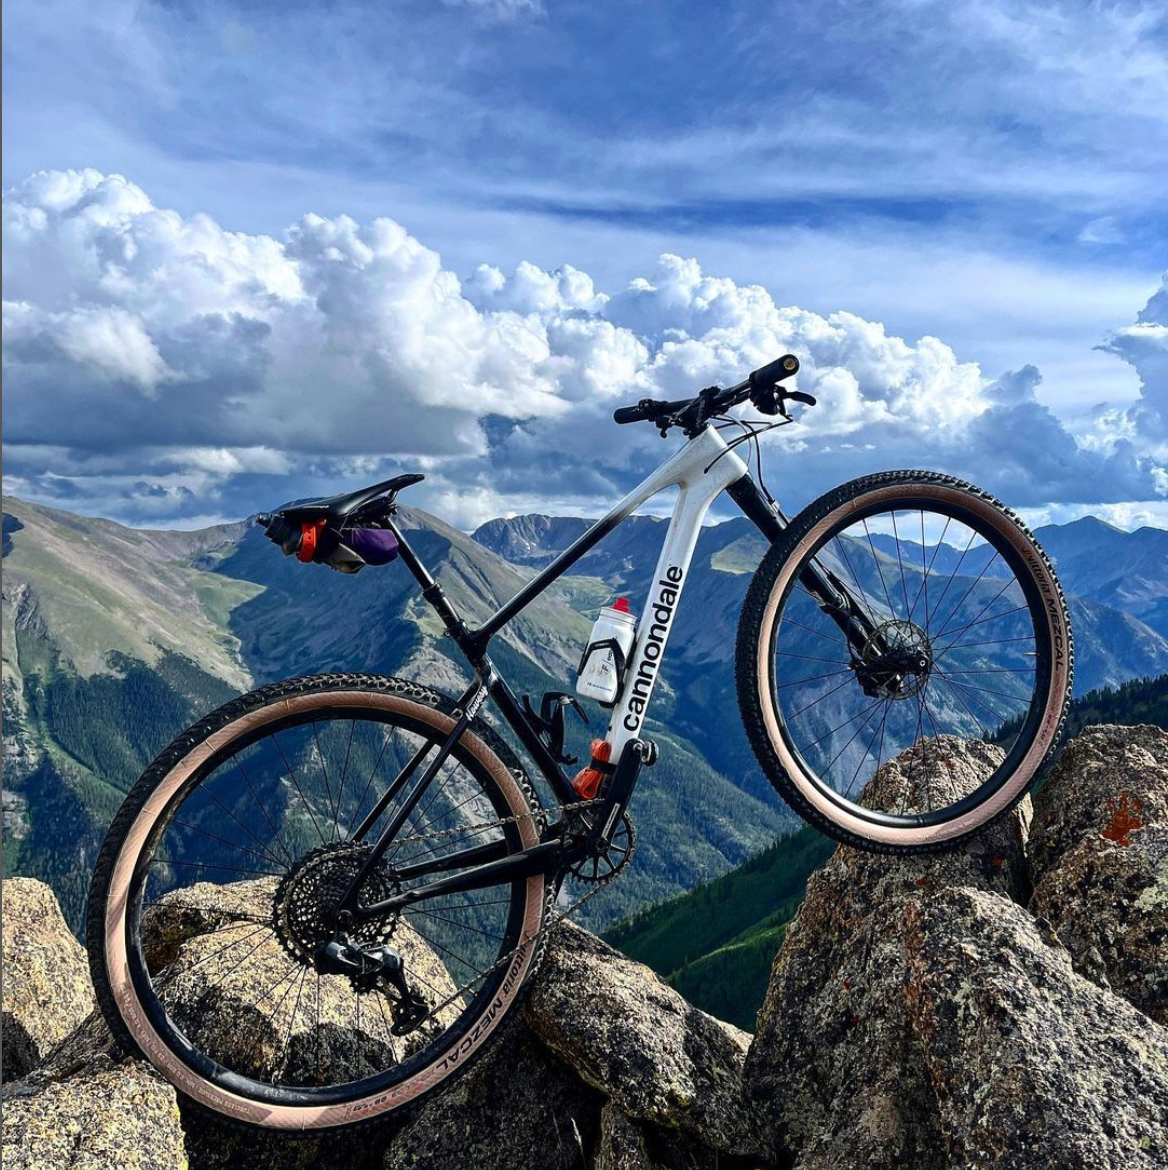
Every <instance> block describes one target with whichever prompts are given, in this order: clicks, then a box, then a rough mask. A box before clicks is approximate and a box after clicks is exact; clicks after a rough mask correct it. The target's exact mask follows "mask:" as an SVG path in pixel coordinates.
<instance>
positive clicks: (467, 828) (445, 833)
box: [400, 800, 637, 1019]
mask: <svg viewBox="0 0 1168 1170" xmlns="http://www.w3.org/2000/svg"><path fill="white" fill-rule="evenodd" d="M599 803H600V802H598V801H596V800H578V801H575V802H574V803H572V804H562V805H560V806H559V810H560V811H561V812H563V813H572V812H576V811H577V810H579V809H583V808H590V807H595V806H596V805H597V804H599ZM542 812H543V810H542V809H539V810H533V811H531V812H526V813H516V814H515V815H514V816H510V817H503V818H501V819H499V820H497V821H484V822H482V823H481V824H478V825H461V826H459V827H457V828H454V829H442V830H439V831H438V832H435V833H426V834H422V835H420V836H415V837H410V838H409V839H408V840H407V841H402V842H401V843H400V844H401V845H407V844H413V843H414V842H417V841H430V840H434V839H436V838H439V837H449V836H452V835H454V834H456V833H462V834H465V833H471V834H474V833H479V832H482V831H483V830H484V829H494V828H499V827H502V826H505V825H514V824H518V823H519V822H520V821H525V820H535V819H536V818H537V817H538V816H540V814H541V813H542ZM624 815H625V816H628V813H625V814H624ZM629 824H630V825H632V817H629ZM636 840H637V838H636V833H635V831H634V832H633V833H631V834H630V845H629V852H628V855H627V857H626V858H625V863H624V864H622V865H620V866H619V867H618V868H616V869H614V870H613V872H612V873H610V874H609V875H608V876H607V877H604V878H601V879H600V881H598V882H595V883H594V884H593V885H592V888H591V889H590V890H589V891H588V893H586V894H585V895H584V896H583V897H582V898H578V899H577V900H576V901H575V902H573V903H571V904H570V905H569V906H565V907H564V909H562V910H558V911H557V910H555V909H553V910H552V911H551V912H549V914H548V917H547V919H546V920H545V922H544V924H543V925H542V926H541V927H540V928H539V930H537V931H535V933H534V934H530V935H527V936H526V937H525V938H524V939H523V941H522V942H521V943H520V944H519V946H525V945H528V944H534V943H536V942H538V940H539V939H540V938H541V937H543V935H545V934H547V932H548V931H550V930H551V929H553V927H556V926H559V924H560V923H561V922H563V921H564V919H565V918H568V917H569V916H570V915H572V914H575V913H576V911H577V910H579V909H580V907H581V906H583V905H585V903H587V902H590V901H591V900H592V899H593V898H595V897H596V895H597V894H599V893H600V892H601V891H602V890H605V889H607V888H608V886H610V885H611V884H612V883H613V882H614V881H616V879H617V878H618V877H620V875H621V874H622V873H623V872H624V870H625V868H626V865H627V863H628V862H629V861H631V860H632V856H633V852H634V850H635V849H636ZM519 946H516V947H512V948H511V950H509V951H507V952H506V953H505V954H502V955H500V956H499V957H498V958H497V959H496V960H495V961H494V963H492V964H491V965H490V966H489V967H488V968H487V969H486V970H485V971H480V972H479V973H478V974H477V975H476V976H475V977H474V978H473V979H471V980H469V981H468V982H466V983H464V984H463V985H462V986H461V987H459V988H456V989H455V991H454V992H453V994H451V995H448V996H447V997H446V998H445V999H444V1000H443V1001H442V1002H441V1003H440V1004H438V1005H437V1006H435V1007H432V1008H431V1009H430V1010H429V1011H428V1012H427V1014H426V1019H433V1018H434V1017H435V1016H436V1015H437V1014H438V1013H439V1012H440V1011H442V1010H443V1009H444V1008H446V1007H448V1006H449V1005H450V1004H452V1003H453V1002H454V1001H455V1000H456V999H458V998H460V997H461V996H462V994H463V992H465V991H467V990H469V989H470V988H471V987H473V986H474V985H475V984H476V983H478V982H479V981H480V980H481V979H486V978H487V977H488V976H490V975H492V974H493V973H494V972H495V971H497V970H498V969H499V968H500V967H502V966H504V965H505V964H506V963H508V962H509V961H510V960H511V957H512V955H514V954H515V952H516V951H518V950H519Z"/></svg>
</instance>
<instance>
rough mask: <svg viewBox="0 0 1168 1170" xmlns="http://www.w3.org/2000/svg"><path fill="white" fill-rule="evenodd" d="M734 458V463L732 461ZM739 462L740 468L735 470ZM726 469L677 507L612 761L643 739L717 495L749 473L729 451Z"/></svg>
mask: <svg viewBox="0 0 1168 1170" xmlns="http://www.w3.org/2000/svg"><path fill="white" fill-rule="evenodd" d="M731 460H733V463H732V462H731ZM734 463H737V464H738V467H737V468H736V467H734ZM722 464H726V465H727V466H726V467H725V468H724V469H722V474H721V475H719V476H718V477H717V479H713V480H711V479H710V478H706V479H705V480H704V481H703V482H699V483H693V484H689V483H682V484H681V485H680V494H679V496H678V500H677V507H676V509H675V510H674V513H673V519H672V521H671V522H670V525H669V532H668V534H667V536H666V537H665V544H664V545H663V546H662V549H661V556H660V558H659V559H658V561H657V571H656V573H655V574H654V575H653V580H652V582H651V584H650V585H649V596H648V599H647V601H646V602H645V610H644V613H642V614H641V620H640V622H638V624H637V642H636V645H635V646H634V648H633V657H632V661H631V662H630V664H629V667H628V671H627V673H626V675H625V680H624V686H623V688H622V690H621V696H620V699H619V700H618V702H617V705H616V707H615V708H614V710H613V713H612V719H611V720H610V722H609V725H608V742H609V743H611V744H612V759H613V760H619V759H620V755H621V752H622V751H623V750H624V746H625V744H626V743H628V741H629V740H630V739H635V738H638V737H639V736H640V733H641V729H642V726H643V725H644V722H645V718H646V716H647V714H648V710H649V700H650V698H651V697H652V695H653V688H654V686H655V685H656V683H657V675H658V673H659V671H660V669H661V664H662V662H663V661H664V658H665V647H666V644H667V642H668V641H669V633H670V630H672V628H673V623H674V621H675V620H676V618H677V610H678V607H679V605H680V604H681V596H682V591H683V590H684V588H685V584H686V581H687V579H688V577H689V568H690V562H691V561H692V560H693V553H694V548H695V547H696V545H697V542H698V535H699V533H700V532H701V528H702V521H703V520H704V519H705V518H706V513H707V512H708V511H709V510H710V505H711V504H712V503H713V502H714V499H715V497H716V496H717V495H718V493H719V492H721V491H722V489H723V488H724V487H726V486H727V483H726V479H725V477H726V476H727V475H729V476H731V477H732V478H731V479H730V482H731V483H732V482H733V481H734V480H735V479H739V478H741V476H743V475H745V474H746V467H745V465H744V464H743V463H742V462H741V460H739V459H738V457H737V456H736V455H735V454H734V453H733V452H730V453H729V454H728V455H727V456H726V457H725V458H724V459H722V460H720V461H719V464H718V467H717V468H715V469H714V470H715V471H716V470H718V469H719V468H721V465H722Z"/></svg>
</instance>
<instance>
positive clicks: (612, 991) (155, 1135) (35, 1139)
mask: <svg viewBox="0 0 1168 1170" xmlns="http://www.w3.org/2000/svg"><path fill="white" fill-rule="evenodd" d="M945 746H946V750H945V751H944V752H943V753H939V756H943V757H944V760H943V762H942V763H941V764H940V766H938V767H937V768H936V769H935V770H933V771H931V772H930V773H929V774H928V775H927V776H922V775H921V770H920V769H919V768H914V767H912V761H911V760H907V759H904V758H902V759H900V760H897V761H893V762H892V763H891V764H889V765H887V766H886V768H885V769H882V771H881V773H880V774H879V775H878V777H877V778H875V779H874V780H873V782H872V783H873V784H880V785H883V786H886V787H888V788H890V789H892V790H894V791H899V792H900V793H901V795H903V797H904V798H905V801H906V803H908V802H911V801H914V800H915V801H923V800H924V799H926V798H927V796H928V790H929V786H930V785H937V784H944V785H946V786H951V785H952V784H954V783H956V784H958V785H959V786H961V785H964V786H966V787H968V786H971V785H972V784H973V783H975V782H976V780H977V777H978V776H979V775H980V774H982V773H983V772H984V770H985V769H986V768H987V767H990V766H992V764H993V762H994V753H995V751H996V749H994V748H993V747H990V746H987V745H981V746H973V747H969V748H964V747H960V746H959V745H958V744H956V743H954V744H950V745H945ZM873 795H875V794H873ZM887 795H888V793H884V794H882V799H884V798H886V797H887ZM255 886H256V883H250V884H247V885H246V888H245V886H239V887H234V888H233V889H232V890H230V891H229V892H224V891H223V890H222V889H220V888H216V887H205V888H201V887H192V888H190V889H188V890H184V891H181V892H180V893H177V894H175V895H173V896H172V897H171V898H170V899H169V900H168V901H167V903H166V905H165V906H163V907H161V908H160V910H159V911H158V912H157V914H158V917H157V919H156V920H155V921H154V922H153V924H152V929H151V932H150V939H151V940H152V941H150V942H149V943H148V945H149V946H150V947H151V953H152V954H153V955H154V959H153V961H154V963H155V964H156V965H158V966H160V967H162V968H165V969H167V970H173V971H175V972H177V975H176V978H175V981H174V983H173V984H172V987H173V988H174V991H173V994H174V995H176V996H178V997H180V998H181V997H182V996H184V995H187V994H190V995H195V994H197V993H198V987H199V986H200V983H199V979H198V978H194V977H193V972H194V971H195V964H196V963H197V962H198V956H199V954H200V953H201V948H205V945H206V939H207V937H208V932H210V931H212V930H214V931H216V932H219V934H220V935H221V933H222V931H223V930H224V929H225V928H226V929H230V925H231V924H230V919H231V916H232V915H233V914H239V915H244V914H254V912H255V906H254V905H253V904H252V903H253V902H254V901H255V900H256V899H257V898H258V899H260V900H261V901H262V895H263V891H262V890H258V889H256V888H254V887H255ZM1166 888H1168V734H1166V733H1165V732H1163V731H1160V730H1158V729H1155V728H1151V727H1135V728H1130V727H1111V726H1106V727H1096V728H1092V729H1090V730H1089V731H1087V732H1085V733H1084V734H1083V735H1081V736H1080V737H1079V738H1078V739H1077V740H1076V741H1075V742H1074V743H1072V744H1071V745H1070V746H1069V747H1068V748H1067V750H1066V751H1065V752H1064V754H1063V756H1062V759H1061V761H1060V763H1059V764H1058V766H1057V767H1056V768H1055V769H1054V770H1053V771H1052V773H1051V775H1050V777H1049V778H1048V780H1047V781H1046V784H1045V786H1044V787H1043V788H1042V789H1041V791H1040V793H1039V795H1038V797H1037V799H1036V801H1035V807H1034V809H1033V813H1031V809H1030V808H1029V804H1028V802H1024V804H1023V805H1022V806H1020V807H1019V808H1018V809H1017V810H1015V811H1014V812H1012V813H1010V814H1009V815H1008V816H1007V817H1006V818H1004V819H1003V820H1002V821H1001V822H999V824H998V825H997V826H996V827H995V828H993V829H992V830H990V831H989V832H987V833H986V834H984V835H982V836H981V837H979V838H977V839H976V840H975V841H974V842H973V843H972V844H971V845H970V846H968V847H966V848H964V849H962V850H959V851H957V852H954V853H945V854H940V855H935V856H924V857H909V858H891V857H883V856H880V855H875V854H868V853H860V852H857V851H855V850H852V849H847V848H844V847H841V848H839V849H837V850H836V851H835V853H834V854H833V855H832V857H831V858H830V859H829V860H828V862H827V863H826V864H825V865H824V866H823V868H822V869H821V870H820V871H819V872H818V873H817V874H816V876H815V877H814V878H813V880H812V882H811V884H810V886H809V887H808V891H807V896H806V900H805V902H804V904H803V907H802V909H801V910H800V912H799V914H798V916H797V918H796V921H795V922H794V924H793V925H792V927H791V929H790V931H789V933H788V935H787V938H786V940H785V942H784V944H783V946H782V948H781V949H780V951H779V953H778V955H777V957H776V959H775V964H774V968H773V971H772V975H771V982H770V988H769V990H768V993H767V997H766V1002H765V1004H764V1007H763V1010H762V1012H761V1013H760V1015H759V1019H758V1025H757V1029H756V1032H755V1034H754V1035H753V1036H750V1035H749V1034H747V1033H745V1032H742V1031H740V1030H738V1029H736V1028H733V1027H731V1026H730V1025H728V1024H723V1023H721V1022H719V1021H717V1020H715V1019H713V1018H712V1017H710V1016H708V1015H705V1014H703V1013H702V1012H699V1011H698V1010H697V1009H696V1008H694V1007H692V1006H691V1005H690V1004H688V1003H687V1002H686V1001H685V1000H684V999H683V998H682V997H681V996H680V995H679V994H678V993H677V992H676V991H674V990H673V989H671V988H669V987H667V986H666V985H665V984H664V983H663V982H662V981H661V980H660V979H658V977H657V976H656V975H654V974H653V973H652V972H650V971H649V970H648V969H647V968H645V967H643V966H641V965H640V964H638V963H635V962H633V961H632V960H630V959H628V958H626V957H624V956H623V955H621V954H619V953H618V952H616V951H614V950H613V949H612V948H611V947H609V946H607V945H606V944H605V943H602V942H601V941H600V940H598V939H596V938H595V937H593V936H592V935H590V934H588V933H587V932H586V931H583V930H581V929H580V928H579V927H575V926H572V925H562V926H560V927H559V928H558V929H557V931H556V933H555V935H554V936H553V939H552V942H551V945H550V947H549V950H548V954H547V956H546V958H545V961H544V964H543V966H542V968H541V970H540V972H539V973H538V975H537V976H536V978H535V980H534V983H533V986H532V988H531V992H530V995H529V997H528V999H527V1002H526V1004H525V1006H524V1007H523V1009H522V1010H521V1011H520V1013H519V1014H518V1016H517V1017H516V1018H514V1019H513V1020H511V1021H510V1022H509V1024H508V1025H507V1027H506V1028H505V1030H504V1031H503V1033H502V1034H501V1036H500V1038H499V1040H498V1041H497V1042H496V1044H495V1045H494V1046H493V1048H492V1049H491V1050H490V1051H489V1053H488V1054H487V1056H486V1057H485V1058H484V1059H483V1060H482V1061H481V1062H480V1063H479V1064H478V1065H476V1066H475V1067H474V1069H473V1070H472V1071H471V1072H470V1073H469V1074H468V1075H467V1076H466V1077H464V1078H463V1079H462V1080H460V1081H459V1082H457V1084H456V1085H455V1086H454V1087H453V1088H452V1089H451V1090H450V1091H448V1092H446V1093H444V1094H442V1095H440V1096H437V1097H434V1098H431V1099H429V1100H427V1101H426V1102H425V1103H424V1105H423V1106H422V1107H421V1108H420V1109H419V1110H418V1111H417V1112H416V1113H414V1114H413V1115H411V1116H410V1117H409V1118H408V1119H405V1120H403V1121H396V1122H393V1123H390V1124H389V1125H387V1126H386V1127H385V1128H383V1129H381V1130H376V1131H374V1132H372V1133H369V1132H366V1131H356V1132H354V1133H353V1134H352V1135H351V1137H349V1138H347V1139H346V1141H345V1142H343V1143H338V1142H337V1141H336V1140H335V1138H324V1139H315V1140H307V1141H304V1140H302V1141H298V1142H296V1143H293V1144H289V1143H287V1142H286V1141H285V1140H280V1139H277V1138H274V1137H271V1136H269V1135H264V1134H255V1133H250V1132H246V1133H245V1132H242V1131H240V1130H238V1129H233V1128H230V1127H228V1126H226V1125H221V1124H220V1123H218V1122H217V1121H215V1120H214V1119H212V1118H209V1117H207V1115H205V1114H201V1113H198V1112H195V1111H193V1110H191V1109H189V1108H188V1107H187V1105H186V1104H185V1102H183V1101H182V1100H177V1101H176V1098H175V1096H174V1094H173V1092H172V1090H170V1088H169V1087H168V1086H166V1085H164V1084H163V1083H162V1082H161V1081H159V1080H158V1078H157V1077H156V1076H155V1075H154V1074H153V1072H151V1071H150V1070H149V1068H148V1067H147V1066H145V1065H143V1064H141V1063H138V1062H135V1061H128V1060H126V1059H125V1058H124V1057H122V1056H121V1055H120V1054H119V1053H118V1052H117V1051H116V1050H115V1049H114V1048H113V1046H112V1043H111V1041H110V1039H109V1037H108V1035H107V1034H106V1033H105V1032H104V1026H103V1025H101V1023H100V1021H99V1019H98V1018H97V1017H91V1018H90V1019H89V1020H87V1021H86V1022H84V1023H83V1024H80V1026H78V1027H77V1028H76V1030H75V1031H74V1032H73V1033H72V1034H71V1035H69V1036H68V1037H66V1038H65V1039H64V1040H63V1042H61V1043H60V1044H59V1045H58V1046H57V1048H56V1049H55V1050H53V1051H51V1052H49V1053H47V1055H45V1054H44V1053H43V1052H41V1053H38V1054H37V1055H38V1057H39V1063H38V1064H37V1066H36V1067H35V1068H32V1069H30V1070H25V1069H21V1070H20V1071H21V1072H22V1073H23V1074H24V1079H22V1080H20V1081H16V1082H13V1083H11V1084H9V1085H7V1086H6V1087H5V1091H4V1092H5V1110H4V1111H5V1129H4V1151H3V1154H4V1163H5V1165H6V1166H7V1167H9V1168H10V1170H34V1168H35V1170H40V1168H42V1167H45V1168H47V1167H49V1166H52V1167H78V1168H80V1167H82V1166H84V1167H90V1166H97V1165H112V1164H114V1161H115V1160H116V1161H121V1160H124V1158H122V1157H118V1158H117V1159H113V1160H107V1161H101V1160H100V1159H101V1158H102V1157H107V1159H110V1158H112V1155H110V1154H109V1151H112V1150H115V1149H120V1150H121V1151H128V1150H134V1151H135V1152H140V1158H139V1162H138V1163H137V1164H139V1165H141V1166H144V1167H146V1166H149V1167H151V1168H152V1170H153V1168H157V1170H164V1168H169V1167H181V1166H185V1165H187V1164H188V1161H189V1165H190V1166H191V1167H194V1168H195V1170H203V1168H210V1167H215V1168H216V1170H230V1168H233V1167H241V1168H242V1167H247V1168H248V1170H263V1168H264V1167H273V1168H274V1167H281V1170H284V1168H292V1170H297V1168H300V1167H304V1168H305V1170H307V1167H309V1166H311V1167H316V1168H322V1170H329V1168H331V1167H338V1168H339V1167H340V1166H342V1165H343V1166H346V1167H350V1168H352V1167H358V1168H360V1170H374V1168H384V1170H396V1168H397V1167H404V1166H409V1167H413V1168H421V1170H425V1168H427V1167H434V1168H437V1167H444V1168H445V1167H449V1166H452V1165H459V1166H464V1165H465V1166H475V1167H476V1170H511V1168H513V1167H516V1166H532V1167H540V1168H541V1170H543V1168H547V1170H559V1168H561V1167H562V1168H564V1170H569V1168H571V1170H579V1168H580V1167H585V1168H589V1170H667V1168H668V1170H673V1168H679V1170H703V1168H705V1167H711V1166H715V1165H717V1166H720V1167H740V1168H745V1167H753V1168H755V1170H764V1168H766V1167H772V1168H774V1167H780V1166H781V1167H795V1168H796V1170H827V1168H829V1167H830V1168H831V1170H850V1168H852V1167H855V1168H857V1170H858V1168H859V1167H864V1168H869V1170H870V1168H872V1167H887V1168H888V1170H892V1168H894V1167H895V1168H897V1170H902V1168H905V1167H911V1168H913V1170H932V1168H934V1167H935V1168H936V1170H942V1168H944V1170H948V1168H950V1167H970V1168H973V1167H978V1168H980V1167H987V1168H989V1167H999V1166H1005V1165H1009V1166H1011V1167H1012V1168H1014V1170H1030V1168H1035V1170H1038V1168H1040V1167H1041V1168H1044V1170H1046V1168H1049V1170H1054V1168H1056V1167H1057V1168H1059V1170H1063V1168H1078V1167H1082V1168H1083V1170H1086V1168H1088V1167H1090V1168H1091V1170H1109V1168H1112V1167H1114V1168H1116V1170H1119V1168H1120V1167H1122V1168H1123V1170H1132V1168H1135V1170H1140V1168H1143V1167H1147V1168H1148V1170H1151V1168H1152V1167H1159V1166H1162V1165H1163V1164H1164V1161H1163V1156H1164V1152H1165V1150H1166V1149H1168V1031H1166V1030H1165V1028H1164V1026H1163V1021H1164V1020H1165V1018H1166V1013H1168V984H1166V981H1165V979H1164V972H1165V971H1166V970H1168V953H1166V949H1165V948H1166V947H1168V898H1166V897H1165V890H1166ZM46 897H48V895H47V891H46V890H45V888H44V887H40V886H39V885H38V883H33V882H19V881H17V882H12V881H9V882H6V883H5V885H4V898H5V916H4V956H5V1015H4V1041H5V1049H6V1051H7V1050H8V1045H9V1041H10V1029H15V1028H17V1027H23V1028H24V1029H25V1031H27V1030H28V1024H27V1023H22V1022H21V1021H27V1020H29V1019H30V1018H32V1016H33V1015H35V1014H36V1013H37V1012H39V1013H41V1014H42V1015H43V1014H44V1011H45V1009H44V1007H43V1006H40V1001H39V999H38V998H37V997H38V996H39V995H40V991H39V990H37V989H39V988H41V987H42V983H41V982H38V980H37V979H33V978H30V975H29V973H30V972H31V971H36V970H39V969H40V968H41V967H43V965H44V962H45V960H44V956H45V955H46V954H53V955H54V956H55V955H56V954H57V953H58V952H59V953H60V955H61V956H62V957H61V958H60V959H59V960H58V959H56V958H54V959H53V963H54V964H55V963H57V962H58V961H59V962H60V963H61V964H62V966H61V967H60V969H61V970H62V971H63V972H64V971H73V968H71V967H69V964H70V963H72V964H73V967H75V966H76V957H77V956H76V945H75V944H73V952H72V957H71V958H70V957H69V955H70V949H69V945H68V944H70V943H71V942H72V940H71V939H69V937H68V934H67V931H66V930H65V928H64V924H63V922H61V921H60V918H59V914H58V915H56V916H54V915H53V914H52V913H45V912H44V909H43V905H42V904H43V903H44V902H45V899H46ZM184 964H189V965H190V970H191V972H192V975H191V976H184V974H183V971H184ZM38 965H40V966H39V967H38ZM54 969H57V968H56V967H54ZM184 980H185V982H184ZM188 983H189V984H190V986H189V988H187V987H186V984H188ZM59 985H60V988H61V989H62V993H64V990H65V989H72V993H77V992H78V977H77V975H76V972H75V971H73V973H72V974H71V975H70V976H69V977H67V978H63V979H62V980H60V984H59ZM49 986H51V983H50V984H49ZM10 987H11V988H12V989H13V991H12V997H11V998H10V991H9V989H10ZM184 988H186V990H184ZM82 998H83V997H81V996H80V995H79V994H72V998H71V999H69V1000H68V1001H67V1002H66V1001H65V1000H62V1002H61V1004H60V1007H59V1010H60V1018H61V1019H62V1020H67V1021H70V1022H73V1021H76V1019H77V1016H78V1014H79V1011H80V1010H83V1008H84V1004H83V1003H82V1002H81V999H82ZM34 1002H35V1003H36V1004H37V1005H38V1006H37V1007H36V1008H35V1011H32V1012H30V1007H29V1005H30V1004H32V1003H34ZM246 1008H247V1005H246V994H245V993H241V1003H240V1010H241V1012H243V1011H246ZM195 1022H196V1021H192V1024H194V1023H195ZM176 1106H177V1108H176Z"/></svg>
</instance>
